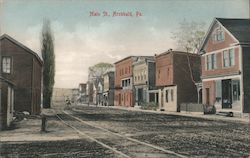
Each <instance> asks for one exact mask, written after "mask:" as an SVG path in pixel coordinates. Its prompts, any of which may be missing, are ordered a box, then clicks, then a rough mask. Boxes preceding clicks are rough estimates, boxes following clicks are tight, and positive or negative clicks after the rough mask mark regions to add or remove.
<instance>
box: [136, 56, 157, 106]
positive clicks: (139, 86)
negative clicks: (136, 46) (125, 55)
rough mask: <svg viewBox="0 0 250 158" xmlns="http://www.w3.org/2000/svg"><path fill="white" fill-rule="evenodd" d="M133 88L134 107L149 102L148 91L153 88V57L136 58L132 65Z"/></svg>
mask: <svg viewBox="0 0 250 158" xmlns="http://www.w3.org/2000/svg"><path fill="white" fill-rule="evenodd" d="M132 68H133V86H134V87H133V88H134V93H135V105H136V106H140V105H142V104H143V103H146V102H150V101H151V102H152V101H153V102H156V101H155V100H150V99H149V98H150V97H149V91H150V90H153V89H154V88H155V60H154V56H151V57H146V58H138V59H137V61H135V62H134V63H133V67H132Z"/></svg>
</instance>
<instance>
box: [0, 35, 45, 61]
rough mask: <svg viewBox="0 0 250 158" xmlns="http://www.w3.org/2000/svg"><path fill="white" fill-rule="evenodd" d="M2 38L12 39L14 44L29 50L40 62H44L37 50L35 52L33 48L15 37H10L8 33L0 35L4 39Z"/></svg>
mask: <svg viewBox="0 0 250 158" xmlns="http://www.w3.org/2000/svg"><path fill="white" fill-rule="evenodd" d="M2 39H8V40H10V41H11V42H13V43H14V44H16V45H18V46H19V47H21V48H23V49H24V50H26V51H27V52H29V53H30V54H32V55H33V56H34V57H35V58H37V60H38V61H39V63H40V64H43V61H42V59H41V58H40V57H39V56H38V54H37V53H36V52H34V51H33V50H31V49H30V48H28V47H27V46H25V45H23V44H22V43H20V42H18V41H17V40H15V39H14V38H12V37H10V36H9V35H7V34H3V35H2V36H0V40H2Z"/></svg>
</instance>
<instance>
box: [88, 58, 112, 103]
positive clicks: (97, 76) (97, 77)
mask: <svg viewBox="0 0 250 158" xmlns="http://www.w3.org/2000/svg"><path fill="white" fill-rule="evenodd" d="M113 67H114V66H113V64H110V63H103V62H101V63H98V64H96V65H94V66H91V67H89V76H88V80H89V81H90V82H91V83H92V84H93V86H94V87H95V89H96V91H98V84H99V82H101V83H102V82H103V75H104V74H105V73H106V72H108V71H110V70H111V69H112V68H113ZM95 94H96V96H95V97H98V94H97V93H95ZM89 95H93V94H89ZM98 100H99V101H100V98H99V99H96V102H97V101H98Z"/></svg>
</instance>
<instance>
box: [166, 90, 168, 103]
mask: <svg viewBox="0 0 250 158" xmlns="http://www.w3.org/2000/svg"><path fill="white" fill-rule="evenodd" d="M165 99H166V103H168V90H166V96H165Z"/></svg>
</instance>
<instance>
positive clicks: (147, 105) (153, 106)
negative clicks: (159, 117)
mask: <svg viewBox="0 0 250 158" xmlns="http://www.w3.org/2000/svg"><path fill="white" fill-rule="evenodd" d="M141 109H143V110H155V111H156V110H157V109H158V104H157V103H155V102H149V103H148V102H144V103H142V105H141Z"/></svg>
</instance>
